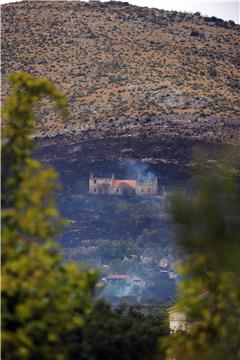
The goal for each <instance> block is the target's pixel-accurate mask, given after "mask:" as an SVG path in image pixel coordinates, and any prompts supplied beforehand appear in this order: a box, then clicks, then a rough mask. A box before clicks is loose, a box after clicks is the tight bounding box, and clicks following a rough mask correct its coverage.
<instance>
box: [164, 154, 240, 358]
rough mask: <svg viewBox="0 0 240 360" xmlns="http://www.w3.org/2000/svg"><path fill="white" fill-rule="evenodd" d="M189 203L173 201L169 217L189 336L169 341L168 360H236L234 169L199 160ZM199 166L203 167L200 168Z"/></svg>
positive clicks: (239, 263)
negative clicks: (174, 232) (178, 249)
mask: <svg viewBox="0 0 240 360" xmlns="http://www.w3.org/2000/svg"><path fill="white" fill-rule="evenodd" d="M200 164H201V166H200V167H199V172H198V175H197V176H196V177H195V180H194V186H193V189H194V192H193V195H192V196H191V197H182V196H179V197H177V198H176V199H175V200H174V202H173V208H172V210H173V215H174V218H175V221H176V224H177V230H178V240H179V245H180V246H181V247H182V248H183V250H184V251H185V254H187V255H186V258H185V259H183V261H182V264H181V266H180V274H181V279H182V280H181V282H180V288H179V290H180V299H179V302H178V303H179V305H180V306H182V309H184V312H185V313H186V315H187V319H188V323H189V331H187V332H186V333H184V332H180V331H179V332H176V333H175V334H173V335H171V336H170V337H169V338H168V339H167V341H166V343H165V346H166V348H167V352H168V358H169V359H176V360H182V359H186V360H198V359H204V360H221V359H228V360H236V359H240V347H239V344H240V193H239V169H238V168H237V166H238V165H239V156H237V161H236V163H235V166H234V165H233V164H231V163H230V162H229V163H228V164H225V165H222V164H220V163H219V164H218V163H217V164H216V166H211V167H209V166H206V164H207V161H206V159H205V160H204V158H202V159H201V160H200ZM204 164H205V165H204Z"/></svg>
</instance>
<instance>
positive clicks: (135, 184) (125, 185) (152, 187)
mask: <svg viewBox="0 0 240 360" xmlns="http://www.w3.org/2000/svg"><path fill="white" fill-rule="evenodd" d="M89 193H90V194H95V195H97V194H102V195H124V194H125V195H139V196H151V195H157V193H158V180H157V177H155V178H154V179H152V180H145V181H143V182H140V181H138V180H117V179H115V177H114V175H112V177H111V178H96V177H94V176H93V175H92V174H91V176H90V178H89Z"/></svg>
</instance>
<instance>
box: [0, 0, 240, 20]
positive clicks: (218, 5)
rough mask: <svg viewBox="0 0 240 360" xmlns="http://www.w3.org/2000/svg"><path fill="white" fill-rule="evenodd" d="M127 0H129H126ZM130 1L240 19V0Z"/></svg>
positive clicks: (222, 17)
mask: <svg viewBox="0 0 240 360" xmlns="http://www.w3.org/2000/svg"><path fill="white" fill-rule="evenodd" d="M126 1H127V0H126ZM7 2H15V1H12V0H0V3H1V4H3V3H7ZM128 2H129V3H131V4H135V5H139V6H148V7H155V8H159V9H165V10H178V11H188V12H196V11H199V12H201V14H202V15H208V16H216V17H219V18H221V19H224V20H234V21H235V22H236V23H239V20H240V10H239V8H240V6H239V2H240V0H230V1H225V0H202V1H199V0H183V1H181V0H128Z"/></svg>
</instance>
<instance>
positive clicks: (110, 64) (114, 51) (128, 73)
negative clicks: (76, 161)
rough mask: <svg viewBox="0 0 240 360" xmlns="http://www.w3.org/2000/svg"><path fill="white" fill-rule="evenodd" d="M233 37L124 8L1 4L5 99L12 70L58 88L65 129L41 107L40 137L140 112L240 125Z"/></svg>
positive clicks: (207, 23) (227, 27) (222, 28)
mask: <svg viewBox="0 0 240 360" xmlns="http://www.w3.org/2000/svg"><path fill="white" fill-rule="evenodd" d="M239 30H240V27H239V26H237V25H235V24H234V23H233V22H224V21H222V20H220V19H216V18H204V17H202V16H201V15H200V14H198V13H196V14H192V15H191V14H187V13H178V12H167V11H163V10H156V9H148V8H141V7H136V6H130V5H128V4H127V3H97V4H96V3H95V4H89V3H83V2H74V1H73V2H70V1H64V2H45V1H44V2H41V1H39V2H21V3H15V4H6V5H3V6H2V73H3V97H5V96H6V95H7V93H8V85H7V83H6V81H5V80H4V76H5V75H6V74H7V73H9V72H10V71H20V70H21V71H28V72H30V73H32V74H34V75H36V76H40V75H41V76H42V75H44V76H47V77H48V78H49V79H51V80H52V81H54V82H56V83H57V84H58V86H59V88H60V90H61V91H63V92H64V93H65V94H67V95H68V97H69V102H70V110H71V115H70V116H69V119H68V121H67V122H66V123H65V124H63V123H62V122H61V121H60V120H59V119H58V118H57V117H56V116H54V115H53V114H50V112H51V110H49V109H48V107H47V110H45V112H44V114H43V115H44V116H43V118H42V117H39V119H40V118H42V119H43V120H41V121H40V120H39V124H38V128H39V134H42V135H45V134H55V133H57V132H59V131H63V130H65V131H70V130H73V129H76V128H81V126H82V125H84V124H86V123H94V122H95V121H99V120H104V119H113V121H114V120H115V119H118V118H121V117H124V118H129V117H135V118H136V117H138V116H142V115H146V114H150V115H157V116H158V115H165V114H168V115H170V114H176V115H178V116H179V115H180V116H184V115H194V116H207V117H208V116H215V117H218V118H222V119H223V118H225V119H226V118H227V119H232V120H234V119H236V120H237V118H238V116H239V97H238V95H239V94H238V90H239V84H240V79H239V72H238V67H239V65H240V62H239V59H240V56H239V54H238V48H239V35H240V31H239ZM50 115H51V116H50ZM50 118H51V119H53V120H49V119H50Z"/></svg>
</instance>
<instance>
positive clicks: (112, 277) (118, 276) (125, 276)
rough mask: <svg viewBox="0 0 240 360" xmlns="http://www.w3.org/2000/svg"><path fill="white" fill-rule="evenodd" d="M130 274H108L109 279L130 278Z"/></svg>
mask: <svg viewBox="0 0 240 360" xmlns="http://www.w3.org/2000/svg"><path fill="white" fill-rule="evenodd" d="M129 278H130V276H129V275H120V274H112V275H108V277H107V279H129Z"/></svg>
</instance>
